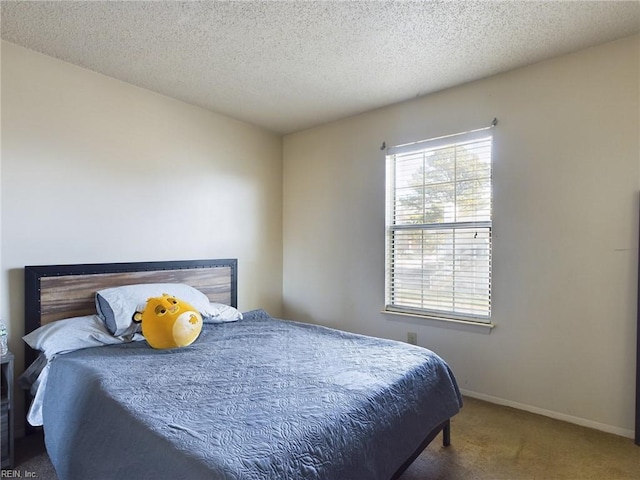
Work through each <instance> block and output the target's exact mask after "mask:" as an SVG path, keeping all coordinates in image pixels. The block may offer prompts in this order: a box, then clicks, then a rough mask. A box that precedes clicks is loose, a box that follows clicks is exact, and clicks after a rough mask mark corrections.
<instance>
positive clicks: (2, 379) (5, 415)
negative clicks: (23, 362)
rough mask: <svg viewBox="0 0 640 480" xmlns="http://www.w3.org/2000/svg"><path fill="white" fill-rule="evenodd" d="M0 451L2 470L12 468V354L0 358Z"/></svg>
mask: <svg viewBox="0 0 640 480" xmlns="http://www.w3.org/2000/svg"><path fill="white" fill-rule="evenodd" d="M0 360H1V363H0V367H1V368H0V450H1V452H2V468H13V354H12V353H11V352H8V353H6V354H5V355H2V357H0Z"/></svg>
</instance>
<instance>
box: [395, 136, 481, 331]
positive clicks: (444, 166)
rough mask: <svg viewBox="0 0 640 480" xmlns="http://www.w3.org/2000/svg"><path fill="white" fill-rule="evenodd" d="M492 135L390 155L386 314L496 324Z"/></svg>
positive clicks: (435, 142) (440, 142) (423, 145)
mask: <svg viewBox="0 0 640 480" xmlns="http://www.w3.org/2000/svg"><path fill="white" fill-rule="evenodd" d="M491 147H492V137H491V133H490V132H489V130H488V129H482V130H478V131H474V132H470V133H465V134H460V135H454V136H449V137H442V138H437V139H433V140H428V141H426V142H419V143H415V144H411V145H405V146H400V147H394V148H390V149H389V150H388V153H387V201H386V204H387V214H386V229H387V239H386V244H387V251H386V258H387V262H386V310H388V311H395V312H401V313H410V314H418V315H426V316H440V317H446V318H453V319H462V320H471V321H477V322H486V323H489V322H490V318H491V207H492V206H491V190H492V181H491Z"/></svg>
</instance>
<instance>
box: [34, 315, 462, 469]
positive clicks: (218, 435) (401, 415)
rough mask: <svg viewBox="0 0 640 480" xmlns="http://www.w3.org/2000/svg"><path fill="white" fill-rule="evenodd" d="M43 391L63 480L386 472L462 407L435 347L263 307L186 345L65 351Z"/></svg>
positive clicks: (48, 435) (49, 440)
mask: <svg viewBox="0 0 640 480" xmlns="http://www.w3.org/2000/svg"><path fill="white" fill-rule="evenodd" d="M46 388H47V390H46V395H45V399H44V405H43V415H44V429H45V439H46V445H47V450H48V452H49V455H50V457H51V460H52V461H53V464H54V465H55V468H56V471H57V472H58V475H59V477H60V479H61V480H75V479H88V478H91V479H94V480H98V479H154V480H157V479H178V478H180V479H251V480H253V479H278V480H284V479H310V480H312V479H318V480H319V479H324V480H349V479H354V480H355V479H363V480H365V479H366V480H375V479H385V480H386V479H388V478H390V477H391V476H392V475H393V473H394V472H395V471H396V469H398V467H400V465H401V464H402V463H403V462H404V461H405V460H406V459H407V458H408V457H409V456H410V455H411V454H412V453H413V452H414V451H415V450H416V448H417V447H418V445H419V444H420V443H421V441H422V440H423V439H424V437H425V436H426V434H427V433H428V432H429V431H430V430H432V429H433V428H434V427H435V426H437V425H438V424H440V423H442V422H443V421H445V420H446V419H448V418H450V417H451V416H453V415H455V414H456V412H458V410H459V408H460V406H461V404H462V403H461V397H460V393H459V391H458V388H457V386H456V382H455V379H454V377H453V375H452V373H451V371H450V370H449V368H448V367H447V365H446V364H445V363H444V362H443V361H442V360H441V359H440V358H439V357H438V356H436V355H435V354H434V353H432V352H430V351H429V350H426V349H424V348H420V347H415V346H411V345H406V344H403V343H400V342H395V341H390V340H382V339H377V338H372V337H366V336H361V335H354V334H350V333H345V332H340V331H337V330H332V329H328V328H324V327H320V326H316V325H309V324H303V323H295V322H289V321H282V320H276V319H273V318H271V317H269V316H268V315H267V314H266V313H265V312H264V311H261V310H257V311H254V312H249V313H246V314H245V316H244V320H241V321H239V322H235V323H225V324H213V325H211V324H207V325H204V328H203V331H202V333H201V335H200V337H199V338H198V340H197V341H196V342H195V343H194V344H192V345H191V346H189V347H185V348H181V349H175V350H153V349H151V348H150V347H149V346H148V345H147V344H146V342H134V343H128V344H123V345H110V346H105V347H97V348H90V349H85V350H80V351H76V352H73V353H69V354H65V355H61V356H59V357H57V358H55V359H54V360H53V362H52V364H51V370H50V372H49V379H48V382H47V387H46Z"/></svg>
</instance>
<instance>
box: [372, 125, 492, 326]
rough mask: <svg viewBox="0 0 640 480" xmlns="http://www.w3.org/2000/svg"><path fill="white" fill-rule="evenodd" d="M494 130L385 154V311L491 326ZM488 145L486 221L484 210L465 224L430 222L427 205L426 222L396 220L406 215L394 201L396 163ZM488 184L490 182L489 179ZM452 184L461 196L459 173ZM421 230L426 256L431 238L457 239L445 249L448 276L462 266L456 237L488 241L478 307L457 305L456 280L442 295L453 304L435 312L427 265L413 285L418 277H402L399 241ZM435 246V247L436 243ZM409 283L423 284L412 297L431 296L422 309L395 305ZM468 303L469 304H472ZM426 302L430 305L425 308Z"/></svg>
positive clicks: (408, 303)
mask: <svg viewBox="0 0 640 480" xmlns="http://www.w3.org/2000/svg"><path fill="white" fill-rule="evenodd" d="M490 129H491V127H487V128H482V129H478V130H474V131H471V132H465V133H461V134H455V135H449V136H446V137H438V138H434V139H430V140H425V141H421V142H416V143H412V144H407V145H400V146H397V147H391V148H389V149H388V150H387V155H386V163H387V173H386V181H387V188H386V191H387V192H386V193H387V196H386V249H385V250H386V254H385V257H386V259H385V266H386V268H385V308H384V311H385V312H387V313H400V314H407V315H414V316H420V317H427V318H435V319H449V320H454V321H463V322H471V323H476V324H485V325H491V288H492V260H491V254H492V244H493V241H492V230H493V199H492V196H493V195H492V191H493V135H492V133H491V131H490ZM487 140H488V142H489V149H490V153H489V159H488V161H489V167H488V168H489V175H488V182H489V200H488V205H489V207H488V209H489V213H488V218H487V215H486V209H485V210H484V211H483V214H482V215H481V216H480V218H479V219H465V220H464V221H458V219H457V218H453V219H445V221H443V220H442V219H441V220H440V221H437V222H432V221H428V220H427V219H426V218H427V215H426V213H424V212H426V211H427V209H426V206H424V202H423V213H424V220H423V221H422V222H415V223H408V222H404V223H403V222H402V221H397V219H398V218H399V216H400V215H397V213H398V212H400V213H402V212H405V210H401V209H399V208H398V200H397V198H396V195H398V194H397V193H396V192H397V190H399V187H398V184H397V183H396V161H397V159H402V158H409V157H410V156H412V155H419V154H421V153H423V154H425V155H426V153H425V152H433V151H435V150H438V149H442V148H447V147H451V146H464V145H465V144H472V145H473V144H476V145H477V144H478V143H476V142H486V141H487ZM483 145H484V143H483ZM485 160H486V158H485ZM454 162H457V160H455V159H454ZM454 169H455V171H456V172H457V171H458V166H457V163H456V166H455V167H454ZM484 180H485V181H486V176H485V178H484ZM450 183H451V184H452V186H453V187H452V188H453V189H454V190H455V191H456V192H457V189H458V187H459V184H460V183H461V181H460V182H459V181H458V179H457V173H456V174H455V175H454V181H452V182H450ZM421 187H422V188H425V189H426V188H433V187H432V186H429V185H427V182H426V181H425V182H424V183H423V185H421ZM484 197H486V192H485V194H484ZM484 197H483V201H484V202H485V204H486V198H484ZM455 198H456V200H455V201H454V207H453V209H454V211H455V212H457V211H458V204H457V203H456V202H457V197H455ZM478 198H479V197H478ZM453 216H454V217H457V214H454V215H453ZM419 231H420V232H422V233H421V235H420V236H421V238H422V240H420V241H419V242H422V243H421V245H422V247H421V249H422V250H423V251H424V250H425V245H427V242H428V241H429V240H428V239H433V238H435V237H434V235H435V236H437V235H438V234H440V233H442V232H451V238H452V239H453V240H451V243H450V244H447V245H449V246H451V245H453V246H452V247H451V249H450V250H449V251H450V252H452V253H450V255H449V257H450V258H451V260H450V261H449V262H448V265H447V268H449V270H448V271H449V272H455V271H456V265H459V264H460V263H461V262H459V261H458V262H457V261H456V256H458V257H460V256H461V255H460V254H458V250H456V244H455V238H456V235H461V234H462V233H463V232H467V233H468V232H470V231H474V232H475V236H474V237H473V238H474V239H475V238H477V235H478V232H480V235H482V239H483V241H484V245H483V246H481V247H480V248H479V249H478V250H477V251H478V252H480V253H479V254H478V257H477V258H478V259H481V261H480V262H479V263H480V264H481V268H480V271H481V274H480V276H479V278H480V280H479V283H478V285H479V290H478V291H479V292H481V294H480V295H478V297H477V298H479V300H478V305H475V304H474V305H472V306H471V307H468V306H467V307H465V306H463V307H457V306H456V305H455V299H456V297H459V298H461V299H462V298H463V297H465V294H458V295H456V282H455V281H453V282H451V288H450V290H447V291H445V292H444V293H443V295H444V296H443V298H445V297H446V298H447V299H453V302H452V303H450V304H449V305H447V306H446V307H445V306H436V307H434V303H433V299H434V298H438V296H439V295H440V293H434V291H435V289H433V290H432V287H431V286H430V284H429V281H428V280H425V279H424V277H425V274H424V272H425V267H424V265H425V264H424V263H422V266H421V267H418V270H419V271H421V272H423V274H421V275H420V276H421V277H422V278H421V279H419V280H415V274H414V273H412V274H411V275H412V276H411V280H407V279H408V278H409V275H408V274H405V273H399V272H400V271H401V269H400V266H402V262H401V261H400V260H398V261H396V257H397V256H398V255H399V254H400V252H398V255H396V246H395V245H396V243H397V244H398V245H401V244H402V243H401V242H402V240H400V239H401V238H402V237H401V235H402V232H405V233H407V232H413V235H415V234H416V233H417V232H419ZM409 238H413V239H412V240H411V241H412V242H413V243H415V240H414V239H415V237H409ZM469 238H470V237H469V236H468V235H467V236H466V239H467V240H466V242H469V240H468V239H469ZM396 239H398V240H396ZM404 241H405V242H407V240H404ZM474 241H475V240H473V241H472V243H473V242H474ZM431 245H433V243H432V244H431ZM487 245H488V246H487ZM398 250H399V248H398ZM472 251H473V252H476V250H475V249H473V248H472ZM467 255H468V254H467ZM474 255H475V253H474ZM432 257H433V255H432ZM434 264H437V262H433V261H432V262H431V266H433V265H434ZM474 268H475V267H474ZM405 270H406V269H405ZM443 271H444V270H443ZM432 272H433V270H432ZM465 272H466V271H465ZM474 272H475V270H474ZM403 275H404V277H403ZM436 276H437V275H436ZM451 276H455V274H454V273H451ZM485 276H486V280H485ZM409 281H412V282H414V283H419V286H417V287H415V290H412V291H413V292H415V291H418V292H420V293H419V295H420V296H421V298H423V299H424V298H425V297H428V298H429V299H430V300H428V301H426V302H425V301H424V300H420V301H417V300H416V303H421V305H418V306H416V305H415V304H412V303H414V302H413V301H403V300H402V299H400V300H397V299H398V298H399V297H401V296H402V294H399V293H398V292H403V293H406V292H407V290H408V289H407V288H405V289H403V287H402V285H403V284H402V282H405V283H409ZM472 281H474V282H475V281H477V280H472ZM474 285H475V284H474ZM412 288H413V287H412ZM474 288H475V286H474ZM404 297H405V299H406V298H407V295H404ZM467 297H468V295H467ZM474 298H476V297H474ZM466 301H467V302H468V300H466ZM475 301H476V300H474V302H475ZM460 302H461V303H464V302H463V301H462V300H460ZM425 303H426V305H427V306H425Z"/></svg>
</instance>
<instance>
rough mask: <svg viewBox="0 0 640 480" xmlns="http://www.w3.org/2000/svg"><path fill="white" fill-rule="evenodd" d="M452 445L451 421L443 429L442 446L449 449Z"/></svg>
mask: <svg viewBox="0 0 640 480" xmlns="http://www.w3.org/2000/svg"><path fill="white" fill-rule="evenodd" d="M449 445H451V421H450V420H447V421H446V423H445V424H444V428H443V429H442V446H444V447H448V446H449Z"/></svg>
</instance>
